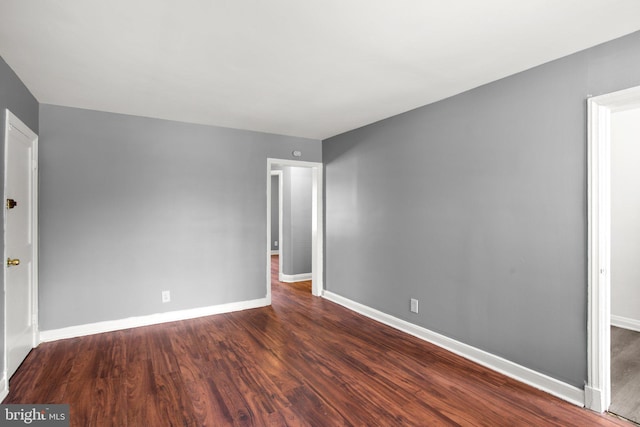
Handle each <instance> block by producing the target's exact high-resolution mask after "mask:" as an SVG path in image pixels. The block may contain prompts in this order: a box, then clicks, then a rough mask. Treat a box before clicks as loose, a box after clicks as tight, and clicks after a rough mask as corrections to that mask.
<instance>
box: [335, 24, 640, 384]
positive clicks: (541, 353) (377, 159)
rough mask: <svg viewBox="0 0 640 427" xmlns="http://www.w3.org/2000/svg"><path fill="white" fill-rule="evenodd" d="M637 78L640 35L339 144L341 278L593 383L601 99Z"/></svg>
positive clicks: (465, 334)
mask: <svg viewBox="0 0 640 427" xmlns="http://www.w3.org/2000/svg"><path fill="white" fill-rule="evenodd" d="M636 85H640V33H634V34H632V35H630V36H627V37H624V38H621V39H618V40H614V41H612V42H610V43H606V44H604V45H600V46H597V47H595V48H592V49H589V50H587V51H583V52H579V53H577V54H574V55H572V56H569V57H566V58H563V59H560V60H557V61H554V62H551V63H548V64H545V65H542V66H539V67H536V68H534V69H531V70H528V71H526V72H523V73H519V74H517V75H514V76H511V77H508V78H505V79H503V80H500V81H497V82H494V83H491V84H488V85H485V86H482V87H479V88H476V89H474V90H471V91H468V92H465V93H462V94H460V95H457V96H454V97H452V98H449V99H446V100H443V101H441V102H438V103H434V104H431V105H428V106H425V107H422V108H419V109H416V110H413V111H410V112H407V113H405V114H401V115H398V116H395V117H392V118H389V119H387V120H383V121H381V122H378V123H375V124H372V125H369V126H366V127H364V128H361V129H358V130H355V131H352V132H349V133H345V134H343V135H340V136H337V137H334V138H331V139H328V140H326V141H324V142H323V161H324V163H325V179H326V186H325V209H326V213H325V222H326V224H325V233H326V242H325V245H326V246H325V248H326V253H325V262H326V270H325V277H326V288H327V289H328V290H330V291H332V292H335V293H337V294H340V295H343V296H345V297H347V298H350V299H352V300H354V301H357V302H359V303H362V304H365V305H367V306H370V307H373V308H375V309H378V310H381V311H383V312H385V313H388V314H391V315H393V316H396V317H398V318H401V319H404V320H407V321H410V322H412V323H414V324H417V325H420V326H423V327H426V328H428V329H430V330H433V331H436V332H439V333H441V334H444V335H446V336H448V337H451V338H454V339H456V340H459V341H461V342H464V343H467V344H470V345H472V346H474V347H477V348H480V349H483V350H486V351H488V352H490V353H493V354H495V355H498V356H501V357H504V358H506V359H508V360H511V361H513V362H515V363H518V364H521V365H524V366H526V367H529V368H531V369H534V370H536V371H538V372H541V373H544V374H547V375H550V376H552V377H555V378H557V379H559V380H562V381H564V382H567V383H569V384H572V385H574V386H576V387H580V388H583V386H584V382H585V380H586V377H587V372H586V371H587V370H586V367H587V350H586V347H587V327H586V325H587V311H586V307H587V275H586V271H587V234H586V233H587V232H586V230H587V184H586V177H587V168H586V158H587V152H586V147H587V134H586V126H587V122H586V99H587V97H588V96H589V95H599V94H603V93H608V92H612V91H615V90H620V89H624V88H628V87H632V86H636ZM410 298H417V299H419V301H420V313H419V314H411V313H410V311H409V299H410Z"/></svg>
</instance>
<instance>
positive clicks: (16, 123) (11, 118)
mask: <svg viewBox="0 0 640 427" xmlns="http://www.w3.org/2000/svg"><path fill="white" fill-rule="evenodd" d="M5 111H6V115H5V128H4V129H5V133H4V158H5V163H4V170H3V174H6V170H7V149H8V142H9V131H10V130H11V128H13V129H16V130H18V131H19V132H20V133H22V134H23V135H25V136H26V137H27V138H29V139H30V140H31V141H33V169H32V170H31V185H32V200H31V206H32V213H31V221H32V224H31V227H32V232H33V244H32V251H33V254H32V256H33V262H32V271H31V277H32V281H31V292H32V293H31V295H32V304H33V306H32V310H33V311H32V313H33V319H32V322H33V337H32V342H31V345H32V347H36V346H37V345H38V344H39V342H40V336H39V326H38V135H36V133H35V132H33V131H32V130H31V129H29V127H28V126H27V125H25V124H24V123H23V122H22V121H21V120H20V119H19V118H18V117H16V116H15V115H14V114H13V113H11V111H9V109H6V110H5ZM6 196H7V189H6V175H5V188H4V189H3V197H4V199H3V203H2V205H3V207H2V211H3V214H2V220H3V240H4V247H5V252H4V253H3V256H4V258H3V260H5V259H7V253H6V247H7V245H6V209H5V208H4V200H6V198H7V197H6ZM2 265H3V280H4V295H5V298H3V304H4V319H3V320H4V346H3V349H4V354H3V355H2V363H3V370H2V381H1V383H2V385H3V387H0V394H4V393H6V392H8V389H9V378H7V369H8V351H7V300H6V287H7V264H6V263H5V262H2Z"/></svg>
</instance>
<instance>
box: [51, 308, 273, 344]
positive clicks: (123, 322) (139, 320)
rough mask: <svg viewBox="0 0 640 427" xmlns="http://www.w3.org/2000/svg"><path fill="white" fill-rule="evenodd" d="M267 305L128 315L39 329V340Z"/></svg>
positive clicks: (96, 332) (73, 336)
mask: <svg viewBox="0 0 640 427" xmlns="http://www.w3.org/2000/svg"><path fill="white" fill-rule="evenodd" d="M268 305H269V300H268V299H267V298H260V299H255V300H250V301H241V302H232V303H228V304H220V305H212V306H209V307H199V308H192V309H188V310H178V311H170V312H167V313H157V314H151V315H148V316H139V317H129V318H127V319H120V320H108V321H105V322H97V323H89V324H86V325H78V326H69V327H67V328H61V329H53V330H50V331H40V342H48V341H56V340H62V339H67V338H75V337H82V336H85V335H92V334H100V333H103V332H111V331H119V330H122V329H129V328H137V327H139V326H149V325H156V324H159V323H166V322H175V321H178V320H186V319H194V318H196V317H203V316H210V315H212V314H221V313H231V312H233V311H240V310H248V309H251V308H259V307H265V306H268Z"/></svg>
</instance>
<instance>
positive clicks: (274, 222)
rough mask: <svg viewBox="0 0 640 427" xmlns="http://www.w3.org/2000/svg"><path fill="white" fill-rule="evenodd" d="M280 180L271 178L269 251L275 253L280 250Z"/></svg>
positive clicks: (274, 176)
mask: <svg viewBox="0 0 640 427" xmlns="http://www.w3.org/2000/svg"><path fill="white" fill-rule="evenodd" d="M279 182H280V178H278V176H277V175H272V176H271V250H272V251H277V250H280V241H279V240H278V239H279V237H278V236H279V235H280V221H279V216H280V208H279V204H278V203H279V200H280V188H279Z"/></svg>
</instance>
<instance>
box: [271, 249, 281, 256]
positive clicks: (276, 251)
mask: <svg viewBox="0 0 640 427" xmlns="http://www.w3.org/2000/svg"><path fill="white" fill-rule="evenodd" d="M271 255H280V250H279V249H276V250H272V251H271Z"/></svg>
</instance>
